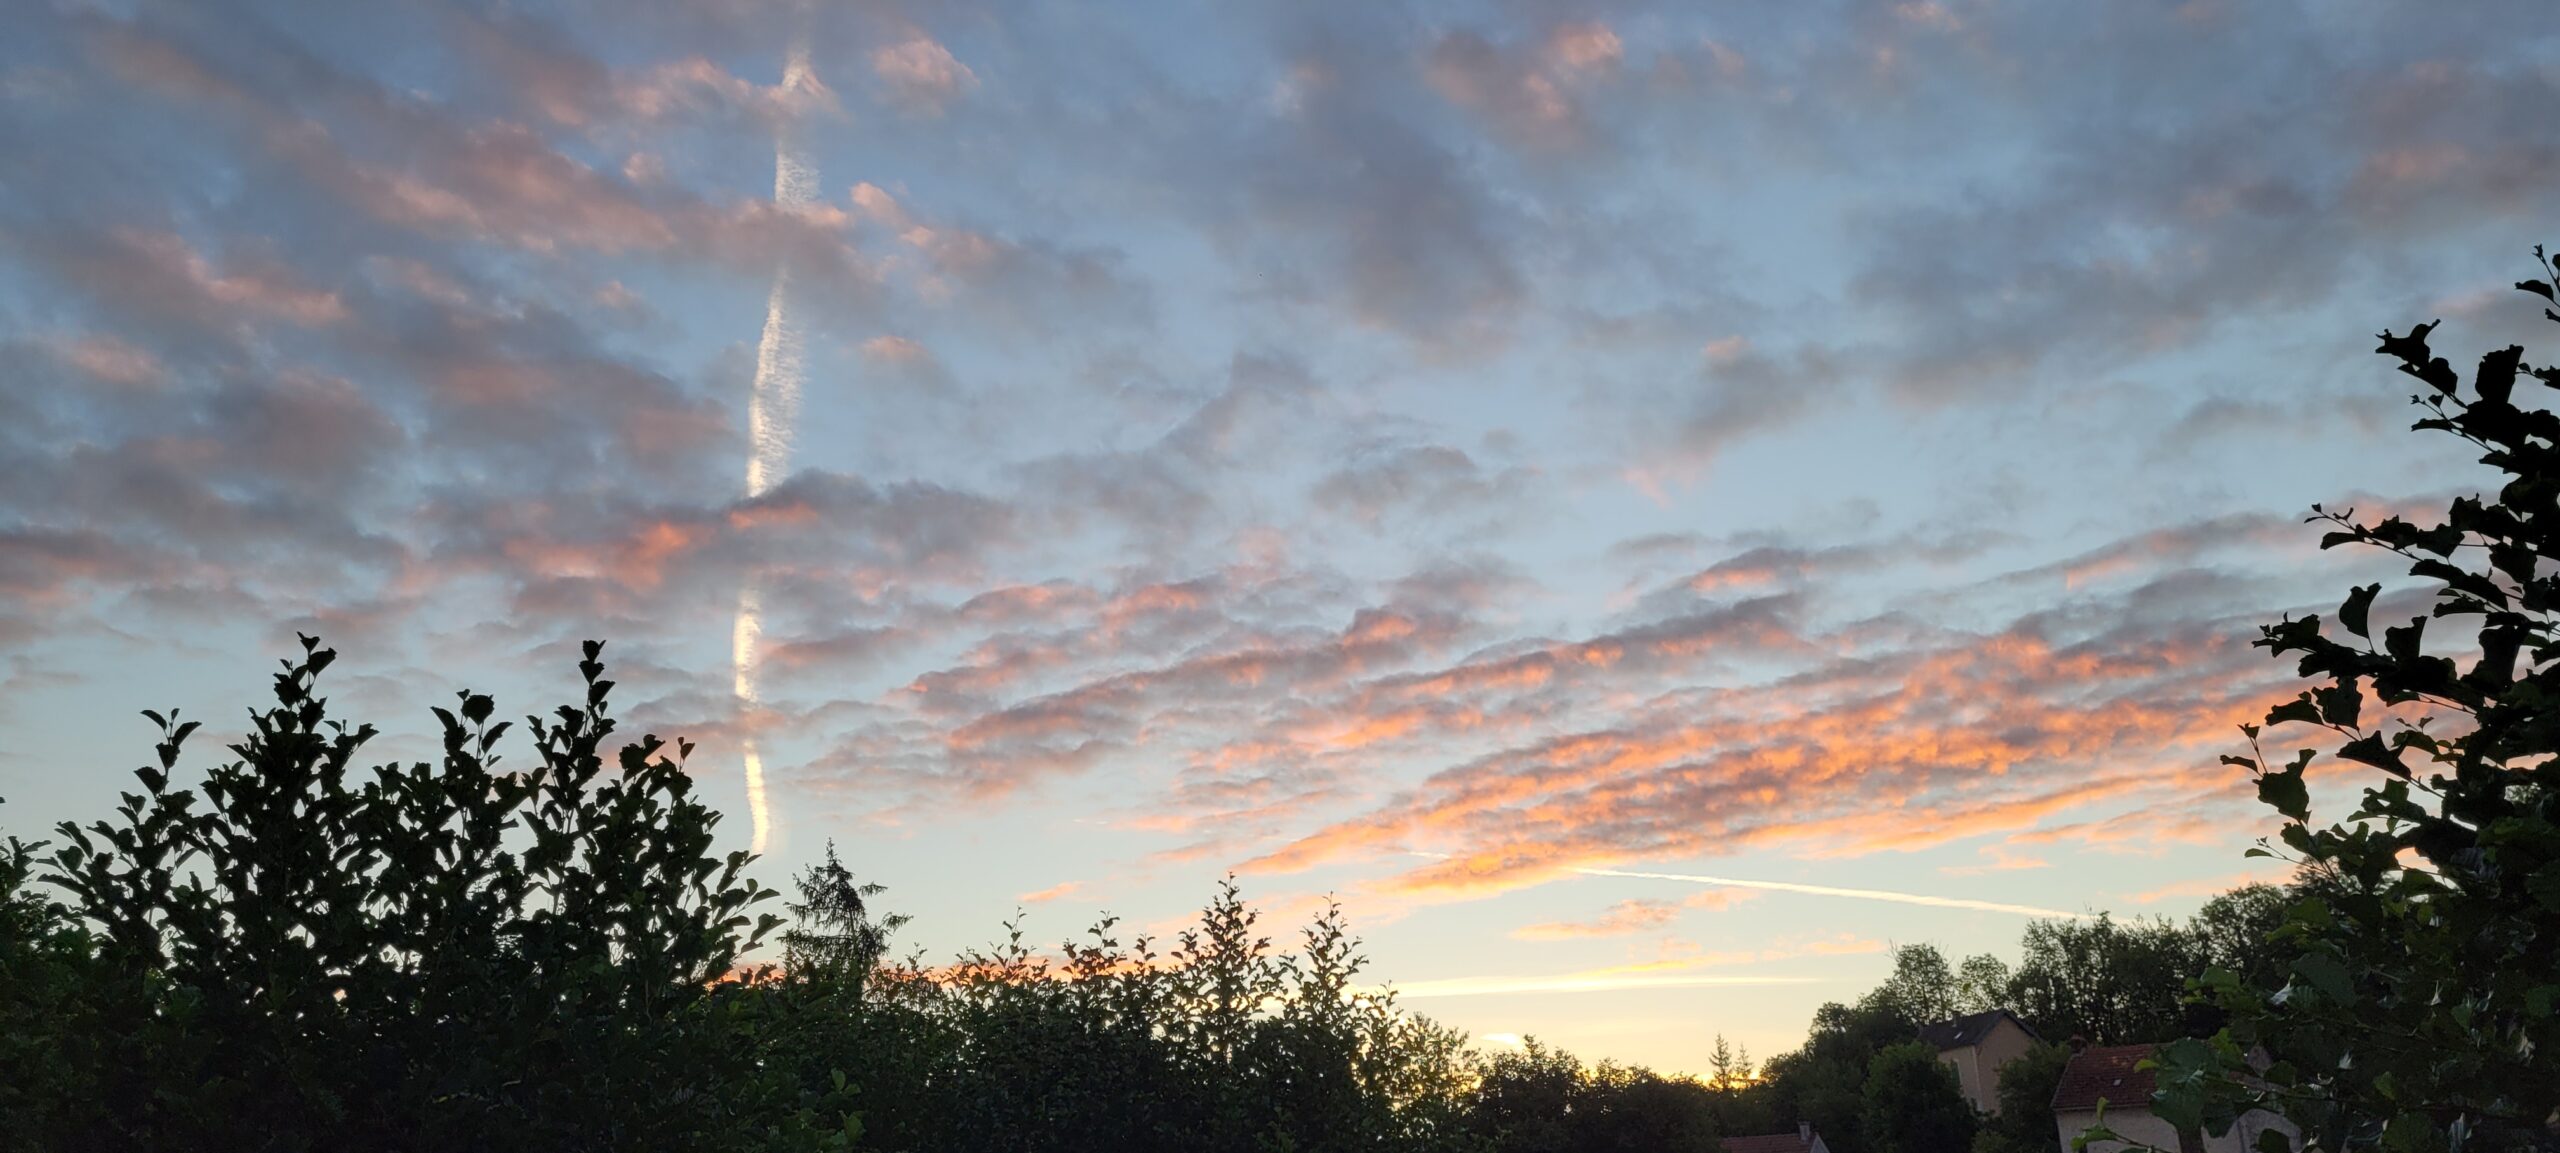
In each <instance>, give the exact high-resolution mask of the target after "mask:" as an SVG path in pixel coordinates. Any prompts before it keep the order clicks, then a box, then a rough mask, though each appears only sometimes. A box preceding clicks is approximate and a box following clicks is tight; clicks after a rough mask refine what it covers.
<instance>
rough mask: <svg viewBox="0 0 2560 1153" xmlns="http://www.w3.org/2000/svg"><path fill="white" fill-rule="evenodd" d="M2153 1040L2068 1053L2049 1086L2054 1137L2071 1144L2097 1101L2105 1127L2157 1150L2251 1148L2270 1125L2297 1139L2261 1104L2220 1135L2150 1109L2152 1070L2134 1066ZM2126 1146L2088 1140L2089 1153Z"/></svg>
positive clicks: (2117, 1151) (2114, 1152) (2243, 1151)
mask: <svg viewBox="0 0 2560 1153" xmlns="http://www.w3.org/2000/svg"><path fill="white" fill-rule="evenodd" d="M2158 1048H2159V1046H2158V1045H2106V1046H2096V1045H2093V1046H2090V1047H2088V1048H2084V1049H2081V1050H2079V1051H2078V1052H2075V1053H2073V1054H2072V1055H2071V1063H2070V1064H2068V1065H2065V1066H2063V1068H2062V1081H2061V1083H2060V1084H2057V1085H2056V1086H2054V1090H2053V1127H2054V1136H2055V1137H2057V1138H2059V1139H2060V1140H2061V1142H2062V1148H2064V1149H2069V1148H2071V1142H2072V1139H2073V1138H2076V1137H2078V1136H2079V1135H2080V1134H2081V1133H2082V1132H2084V1131H2086V1130H2087V1129H2088V1128H2089V1127H2090V1126H2092V1125H2095V1124H2097V1123H2098V1105H2099V1103H2100V1102H2104V1103H2105V1104H2106V1107H2107V1128H2109V1129H2112V1130H2115V1131H2116V1132H2118V1133H2121V1134H2123V1135H2124V1136H2125V1137H2126V1138H2128V1139H2130V1141H2132V1142H2135V1143H2139V1144H2144V1145H2149V1146H2152V1147H2154V1148H2158V1149H2175V1150H2178V1151H2179V1153H2251V1151H2252V1150H2255V1149H2256V1148H2257V1147H2258V1135H2259V1134H2260V1133H2264V1132H2267V1131H2268V1130H2274V1131H2276V1132H2280V1133H2283V1134H2284V1135H2285V1136H2286V1138H2287V1139H2288V1140H2289V1141H2291V1142H2292V1143H2293V1144H2294V1145H2295V1146H2296V1147H2299V1146H2300V1144H2301V1138H2302V1134H2301V1131H2300V1130H2298V1129H2295V1128H2294V1127H2293V1126H2292V1125H2291V1124H2289V1123H2287V1122H2286V1121H2285V1120H2284V1119H2283V1118H2281V1117H2278V1116H2276V1115H2275V1114H2273V1113H2269V1112H2267V1111H2265V1110H2263V1109H2258V1110H2252V1111H2250V1112H2248V1113H2244V1114H2241V1116H2240V1120H2239V1121H2238V1123H2236V1124H2234V1125H2232V1127H2231V1131H2230V1132H2228V1133H2225V1134H2223V1135H2221V1136H2219V1137H2216V1136H2214V1135H2212V1134H2209V1133H2197V1132H2187V1133H2180V1132H2178V1130H2177V1129H2176V1127H2174V1126H2172V1125H2170V1124H2169V1123H2168V1122H2167V1121H2164V1120H2161V1119H2160V1118H2159V1117H2158V1116H2155V1115H2154V1114H2153V1113H2152V1112H2151V1091H2152V1089H2153V1087H2154V1086H2153V1084H2152V1079H2151V1071H2150V1070H2148V1069H2143V1068H2139V1067H2138V1066H2140V1064H2141V1063H2142V1062H2143V1061H2144V1060H2145V1059H2146V1058H2149V1057H2150V1056H2151V1054H2152V1052H2153V1051H2154V1050H2156V1049H2158ZM2127 1147H2128V1146H2127V1144H2126V1143H2125V1142H2119V1141H2093V1142H2090V1143H2089V1151H2088V1153H2121V1151H2122V1150H2124V1149H2126V1148H2127Z"/></svg>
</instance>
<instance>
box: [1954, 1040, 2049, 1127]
mask: <svg viewBox="0 0 2560 1153" xmlns="http://www.w3.org/2000/svg"><path fill="white" fill-rule="evenodd" d="M2070 1063H2071V1050H2070V1049H2069V1048H2068V1047H2066V1046H2062V1045H2056V1044H2052V1043H2049V1042H2047V1043H2040V1044H2037V1045H2036V1046H2034V1047H2033V1048H2030V1049H2028V1050H2027V1051H2026V1052H2024V1053H2021V1054H2019V1055H2018V1056H2017V1057H2016V1058H2015V1059H2013V1060H2011V1061H2010V1062H2009V1063H2008V1064H2006V1065H2003V1066H2001V1067H2000V1111H1999V1112H1998V1113H1996V1114H1993V1115H1992V1116H1990V1117H1986V1118H1984V1119H1983V1121H1982V1132H1981V1134H1980V1135H1979V1136H1977V1137H1976V1138H1975V1140H1974V1148H1975V1150H1977V1153H2054V1145H2055V1139H2056V1133H2055V1129H2054V1122H2053V1091H2054V1090H2055V1089H2056V1088H2059V1087H2060V1086H2061V1084H2062V1069H2063V1066H2065V1065H2068V1064H2070Z"/></svg>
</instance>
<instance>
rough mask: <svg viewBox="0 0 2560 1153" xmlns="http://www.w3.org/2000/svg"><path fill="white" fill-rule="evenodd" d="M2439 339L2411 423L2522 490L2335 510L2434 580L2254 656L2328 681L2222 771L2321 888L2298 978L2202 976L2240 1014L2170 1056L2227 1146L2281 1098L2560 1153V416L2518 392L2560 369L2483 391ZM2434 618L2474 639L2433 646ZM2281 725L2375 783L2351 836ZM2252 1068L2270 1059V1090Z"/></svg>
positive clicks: (2323, 1129)
mask: <svg viewBox="0 0 2560 1153" xmlns="http://www.w3.org/2000/svg"><path fill="white" fill-rule="evenodd" d="M2534 255H2535V257H2536V259H2537V261H2539V262H2541V271H2542V275H2543V277H2544V279H2537V280H2529V281H2525V282H2523V283H2521V284H2519V285H2518V286H2517V287H2519V288H2520V289H2522V290H2524V291H2526V292H2530V293H2533V294H2535V295H2537V296H2540V297H2542V298H2543V299H2544V301H2545V302H2546V303H2547V302H2550V301H2551V300H2552V299H2553V296H2554V289H2553V287H2552V280H2553V279H2555V278H2553V277H2552V269H2551V265H2550V263H2549V261H2548V260H2547V258H2545V257H2544V255H2543V252H2542V250H2541V249H2539V248H2537V249H2535V250H2534ZM2543 315H2544V316H2545V317H2547V318H2549V319H2551V320H2554V321H2560V311H2555V310H2553V309H2551V308H2549V307H2545V308H2544V310H2543ZM2436 328H2437V325H2436V323H2434V322H2430V323H2427V324H2421V325H2418V326H2417V327H2415V328H2412V329H2411V330H2409V331H2408V332H2407V333H2405V334H2401V335H2393V334H2392V333H2390V332H2389V331H2385V332H2384V333H2383V334H2382V337H2381V340H2382V343H2381V347H2380V348H2379V349H2378V350H2377V351H2379V352H2380V353H2381V354H2382V355H2384V356H2386V357H2389V358H2391V359H2393V360H2396V361H2398V362H2399V368H2400V371H2401V372H2403V373H2405V374H2407V375H2408V376H2409V377H2411V378H2412V379H2415V380H2417V381H2418V382H2419V383H2421V384H2422V385H2424V386H2425V391H2424V392H2423V393H2421V394H2420V395H2418V396H2414V397H2412V398H2411V399H2412V401H2413V402H2414V403H2415V404H2417V405H2418V406H2419V408H2421V409H2422V410H2423V412H2424V416H2423V418H2422V419H2420V420H2419V421H2418V422H2417V423H2416V425H2415V426H2414V427H2415V428H2416V429H2418V430H2423V431H2430V432H2440V433H2448V434H2451V435H2453V436H2456V437H2459V438H2461V439H2462V440H2464V441H2466V442H2468V443H2469V444H2470V445H2471V446H2472V447H2473V448H2475V449H2477V450H2478V451H2479V452H2480V454H2481V455H2480V458H2479V459H2480V461H2481V463H2483V464H2485V465H2487V466H2489V468H2491V469H2493V470H2495V471H2496V472H2497V473H2498V474H2500V478H2501V483H2500V485H2499V487H2498V488H2497V489H2496V491H2495V493H2494V494H2493V495H2490V496H2486V497H2483V496H2478V495H2474V496H2465V497H2460V498H2457V499H2455V500H2453V501H2452V502H2451V504H2450V506H2449V507H2448V508H2447V509H2446V510H2445V514H2444V518H2443V520H2442V521H2441V523H2437V524H2432V525H2423V524H2419V523H2416V522H2413V521H2410V520H2407V519H2404V518H2402V517H2400V516H2396V515H2395V516H2387V517H2384V518H2382V519H2381V520H2379V521H2371V522H2368V521H2363V520H2359V519H2357V517H2356V515H2355V512H2354V510H2352V509H2344V510H2334V511H2333V510H2328V509H2323V508H2320V507H2318V506H2314V508H2313V517H2312V520H2314V521H2316V522H2324V523H2326V524H2327V525H2329V526H2330V531H2329V532H2328V533H2327V534H2326V535H2325V536H2324V537H2323V538H2322V540H2321V545H2322V547H2323V548H2334V547H2339V546H2347V545H2352V546H2355V547H2358V548H2370V549H2379V550H2382V551H2384V552H2387V553H2389V554H2392V555H2393V556H2396V557H2397V558H2399V559H2400V560H2402V561H2405V562H2406V563H2407V566H2408V573H2409V575H2410V576H2411V577H2414V578H2416V579H2417V581H2418V582H2420V583H2419V585H2418V586H2417V587H2416V588H2414V589H2409V590H2406V594H2405V597H2404V595H2402V594H2395V595H2393V596H2391V597H2389V598H2387V599H2386V598H2385V597H2384V595H2383V593H2384V589H2383V586H2382V585H2380V584H2378V583H2377V584H2368V585H2363V586H2360V587H2357V588H2355V589H2353V590H2352V591H2350V592H2349V593H2348V594H2347V596H2346V598H2345V600H2344V601H2343V602H2342V603H2340V605H2339V606H2338V612H2337V616H2336V618H2335V621H2334V624H2335V628H2334V629H2332V628H2330V627H2329V626H2330V624H2331V623H2332V622H2329V621H2324V620H2323V619H2322V618H2320V617H2319V616H2316V615H2314V616H2305V617H2299V618H2296V617H2292V616H2287V617H2286V618H2284V619H2283V620H2281V621H2280V622H2278V623H2276V624H2272V625H2268V626H2266V627H2265V629H2264V630H2263V634H2262V636H2261V637H2260V639H2259V641H2258V642H2257V643H2258V645H2259V647H2262V648H2265V649H2267V650H2268V651H2269V653H2270V654H2271V655H2273V656H2275V657H2277V658H2279V659H2282V658H2286V657H2291V658H2293V659H2295V661H2296V662H2297V663H2296V667H2297V668H2298V669H2299V671H2300V673H2301V675H2302V676H2304V677H2306V678H2309V679H2311V680H2313V681H2314V682H2316V683H2315V684H2314V686H2313V687H2311V688H2309V689H2306V690H2304V691H2303V692H2302V693H2301V694H2300V695H2299V696H2298V697H2296V698H2295V699H2293V700H2291V701H2287V702H2285V703H2284V704H2282V705H2279V706H2277V707H2276V708H2274V709H2272V710H2271V711H2269V712H2268V714H2267V717H2266V721H2265V726H2264V727H2263V728H2261V727H2260V726H2256V725H2251V726H2244V728H2243V733H2244V735H2245V736H2246V737H2247V739H2248V741H2249V751H2248V753H2247V754H2246V755H2238V756H2228V757H2225V758H2223V759H2224V760H2225V761H2226V762H2227V763H2230V764H2233V765H2237V766H2239V767H2242V768H2245V769H2247V770H2248V771H2249V772H2250V773H2252V774H2253V775H2254V776H2255V777H2256V780H2257V785H2258V797H2259V800H2260V801H2261V802H2263V803H2264V804H2265V805H2267V806H2268V807H2269V808H2271V809H2273V810H2274V811H2275V815H2276V817H2277V818H2278V821H2279V829H2278V832H2277V835H2276V838H2275V839H2276V841H2277V842H2278V843H2280V845H2281V848H2278V847H2276V845H2270V844H2266V843H2264V842H2262V843H2261V846H2260V848H2258V849H2255V850H2252V852H2253V853H2256V854H2272V855H2278V856H2286V857H2289V858H2290V859H2292V860H2294V861H2296V862H2297V863H2299V864H2301V865H2303V866H2305V867H2307V868H2309V869H2311V870H2313V871H2314V873H2315V875H2316V876H2318V877H2319V878H2321V879H2322V883H2321V884H2319V885H2317V886H2316V887H2311V888H2310V889H2309V891H2307V892H2305V893H2304V895H2302V896H2300V897H2298V898H2297V899H2295V900H2293V901H2292V902H2291V906H2290V908H2289V909H2288V910H2287V912H2286V914H2285V924H2284V927H2283V928H2282V929H2281V930H2279V931H2278V932H2277V937H2278V939H2279V941H2280V943H2281V944H2282V945H2283V947H2284V948H2285V950H2286V951H2287V953H2288V954H2289V959H2288V962H2287V964H2286V967H2285V970H2284V972H2283V973H2282V974H2281V975H2280V976H2281V983H2280V984H2275V983H2274V982H2271V981H2268V980H2265V979H2263V978H2262V979H2259V980H2252V979H2251V976H2250V975H2248V974H2244V973H2242V972H2235V971H2233V970H2231V969H2229V968H2217V969H2215V970H2214V971H2212V972H2211V973H2209V974H2208V976H2207V978H2206V980H2205V981H2204V982H2203V985H2202V987H2203V990H2204V992H2205V993H2206V994H2207V995H2209V996H2210V997H2211V998H2212V1000H2213V1001H2214V1002H2215V1003H2216V1004H2218V1005H2219V1006H2220V1007H2221V1008H2223V1009H2224V1010H2226V1011H2227V1012H2229V1013H2230V1014H2231V1017H2232V1020H2231V1023H2230V1025H2229V1027H2228V1028H2227V1029H2225V1030H2224V1031H2223V1032H2222V1033H2220V1034H2219V1035H2217V1036H2216V1038H2215V1039H2214V1041H2213V1042H2212V1043H2211V1044H2206V1043H2203V1042H2191V1043H2187V1044H2183V1045H2177V1046H2172V1047H2171V1048H2170V1050H2169V1051H2168V1052H2166V1053H2164V1054H2163V1056H2162V1062H2161V1063H2162V1066H2163V1069H2162V1073H2161V1078H2162V1080H2163V1082H2164V1090H2165V1092H2164V1096H2163V1101H2162V1108H2163V1109H2164V1110H2170V1111H2174V1112H2175V1113H2176V1114H2177V1117H2178V1118H2179V1119H2183V1120H2184V1121H2185V1122H2187V1123H2191V1124H2192V1123H2199V1122H2201V1123H2203V1124H2205V1125H2207V1126H2208V1127H2209V1128H2212V1129H2214V1130H2216V1131H2220V1130H2222V1129H2225V1128H2226V1127H2227V1126H2228V1125H2229V1124H2230V1123H2231V1121H2232V1119H2233V1117H2234V1116H2235V1115H2236V1113H2237V1112H2238V1111H2239V1110H2240V1109H2243V1108H2246V1107H2249V1106H2253V1105H2267V1106H2271V1107H2274V1108H2277V1109H2280V1110H2281V1111H2282V1112H2283V1113H2284V1114H2285V1116H2286V1117H2288V1118H2289V1119H2291V1120H2292V1121H2293V1122H2294V1123H2295V1124H2297V1125H2299V1126H2300V1127H2301V1128H2302V1130H2303V1132H2304V1134H2305V1136H2306V1138H2307V1139H2308V1140H2309V1141H2310V1142H2311V1143H2312V1144H2314V1145H2317V1146H2318V1147H2320V1148H2324V1149H2344V1148H2348V1147H2351V1146H2364V1145H2378V1146H2380V1147H2382V1148H2384V1149H2389V1150H2395V1151H2398V1150H2407V1151H2420V1150H2430V1151H2431V1150H2459V1149H2466V1148H2485V1149H2524V1148H2537V1149H2549V1148H2554V1147H2560V1135H2555V1133H2554V1130H2553V1122H2554V1119H2555V1117H2560V760H2555V759H2554V755H2555V754H2560V710H2555V709H2554V708H2553V704H2554V702H2555V701H2560V615H2556V614H2560V565H2555V564H2554V563H2553V561H2554V560H2555V558H2560V414H2555V413H2554V412H2553V411H2552V410H2551V409H2550V407H2549V406H2548V405H2546V404H2543V403H2541V402H2540V400H2539V399H2525V398H2520V397H2519V396H2517V394H2516V388H2517V386H2518V385H2519V383H2521V382H2520V380H2519V378H2520V377H2523V378H2529V379H2532V380H2538V381H2539V382H2540V383H2541V384H2542V385H2544V386H2546V387H2552V388H2560V368H2555V367H2552V366H2544V367H2539V368H2536V367H2533V366H2531V365H2528V364H2526V363H2525V361H2524V349H2523V348H2522V347H2520V346H2509V347H2506V348H2503V349H2498V350H2496V351H2493V352H2490V353H2488V354H2486V355H2484V356H2482V357H2481V358H2480V360H2479V364H2478V367H2477V368H2476V369H2475V370H2474V372H2473V374H2472V377H2471V381H2470V385H2469V387H2468V389H2467V390H2466V389H2465V388H2464V386H2463V382H2462V380H2461V377H2460V376H2459V375H2458V374H2457V373H2456V372H2455V370H2454V368H2453V366H2452V365H2451V364H2449V363H2447V361H2446V360H2445V359H2444V358H2443V357H2440V356H2437V355H2436V354H2435V353H2434V351H2433V350H2432V349H2431V348H2430V347H2429V343H2428V342H2429V340H2430V338H2431V337H2432V336H2433V335H2434V334H2435V330H2436ZM2536 396H2537V398H2538V397H2539V394H2536ZM2419 598H2424V599H2425V600H2426V601H2427V602H2429V603H2428V605H2427V608H2426V611H2425V612H2423V613H2422V614H2419V615H2415V616H2412V617H2410V618H2409V620H2408V623H2406V624H2402V625H2383V626H2380V627H2377V624H2376V622H2375V621H2374V619H2373V617H2374V612H2375V610H2376V609H2377V608H2379V607H2387V606H2396V605H2404V604H2408V603H2409V602H2410V601H2413V600H2417V599H2419ZM2436 621H2450V622H2454V623H2455V624H2457V625H2462V626H2466V627H2467V628H2469V629H2470V630H2472V632H2471V635H2470V636H2467V637H2465V636H2456V637H2452V638H2444V639H2440V640H2438V641H2437V642H2435V643H2434V644H2433V645H2432V646H2431V645H2430V643H2429V641H2428V637H2427V628H2428V626H2429V624H2430V622H2436ZM2377 634H2378V635H2377ZM2280 732H2281V733H2284V734H2287V735H2291V734H2294V733H2306V732H2307V733H2313V734H2316V735H2317V736H2318V737H2320V738H2321V739H2324V740H2327V741H2334V742H2337V744H2336V756H2337V757H2338V758H2339V759H2341V760H2343V761H2345V762H2348V763H2351V764H2353V765H2358V766H2362V767H2363V768H2364V769H2365V770H2367V771H2368V773H2369V775H2367V776H2365V777H2364V780H2365V781H2366V782H2367V784H2366V787H2365V788H2364V789H2363V791H2362V795H2361V797H2360V799H2359V800H2358V801H2357V803H2356V804H2355V806H2354V807H2353V808H2352V809H2351V810H2349V811H2348V812H2347V814H2346V815H2345V816H2344V818H2343V819H2339V820H2336V821H2334V822H2324V821H2317V820H2315V819H2314V818H2313V815H2312V813H2313V809H2312V802H2313V798H2312V794H2311V790H2310V787H2309V785H2310V780H2309V775H2310V770H2311V768H2312V765H2313V764H2314V762H2315V761H2316V760H2318V758H2319V752H2318V750H2317V749H2316V748H2303V749H2302V750H2301V751H2299V752H2297V753H2295V754H2294V755H2292V756H2291V757H2290V758H2284V759H2279V758H2276V757H2271V756H2270V755H2268V754H2267V753H2266V752H2265V751H2264V750H2263V747H2262V743H2261V742H2262V734H2263V735H2264V737H2268V738H2271V737H2272V736H2274V735H2275V734H2277V733H2280ZM2271 986H2273V987H2271ZM2253 1051H2254V1052H2259V1053H2263V1054H2264V1055H2265V1058H2266V1062H2267V1063H2266V1066H2265V1068H2264V1069H2263V1070H2260V1071H2258V1072H2259V1076H2256V1077H2251V1076H2248V1075H2247V1074H2248V1073H2249V1072H2250V1070H2249V1068H2248V1065H2247V1063H2246V1062H2245V1060H2244V1058H2245V1056H2246V1055H2248V1054H2250V1053H2252V1052H2253Z"/></svg>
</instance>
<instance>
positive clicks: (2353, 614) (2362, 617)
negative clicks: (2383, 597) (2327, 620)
mask: <svg viewBox="0 0 2560 1153" xmlns="http://www.w3.org/2000/svg"><path fill="white" fill-rule="evenodd" d="M2381 592H2382V586H2381V585H2378V584H2369V585H2363V586H2360V587H2358V588H2357V589H2356V590H2355V591H2354V592H2351V593H2348V594H2347V599H2346V601H2345V602H2344V603H2342V604H2340V605H2339V606H2338V623H2339V624H2342V625H2345V626H2346V627H2347V631H2348V632H2351V633H2354V634H2355V635H2357V636H2360V637H2362V636H2371V635H2372V634H2371V633H2368V632H2366V631H2365V621H2366V614H2367V613H2368V612H2369V611H2370V610H2371V609H2372V608H2373V598H2374V597H2375V596H2378V595H2380V594H2381Z"/></svg>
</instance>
